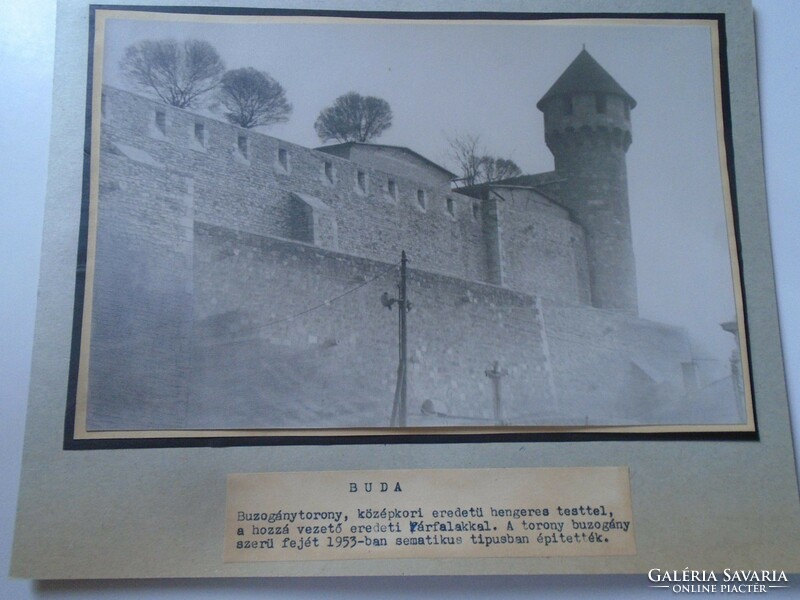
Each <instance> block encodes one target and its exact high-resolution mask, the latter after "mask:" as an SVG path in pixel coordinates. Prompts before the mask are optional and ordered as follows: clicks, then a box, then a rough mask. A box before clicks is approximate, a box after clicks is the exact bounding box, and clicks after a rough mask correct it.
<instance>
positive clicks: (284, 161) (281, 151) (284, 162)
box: [278, 148, 289, 171]
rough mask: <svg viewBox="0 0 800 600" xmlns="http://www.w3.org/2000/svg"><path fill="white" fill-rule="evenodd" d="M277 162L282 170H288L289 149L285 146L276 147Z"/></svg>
mask: <svg viewBox="0 0 800 600" xmlns="http://www.w3.org/2000/svg"><path fill="white" fill-rule="evenodd" d="M278 164H280V166H281V167H282V168H283V170H284V171H288V170H289V151H288V150H287V149H286V148H278Z"/></svg>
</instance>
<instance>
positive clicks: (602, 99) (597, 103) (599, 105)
mask: <svg viewBox="0 0 800 600" xmlns="http://www.w3.org/2000/svg"><path fill="white" fill-rule="evenodd" d="M606 105H607V96H606V95H605V94H595V96H594V107H595V110H597V113H598V114H601V115H604V114H606V109H607V106H606Z"/></svg>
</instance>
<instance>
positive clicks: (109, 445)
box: [63, 4, 759, 450]
mask: <svg viewBox="0 0 800 600" xmlns="http://www.w3.org/2000/svg"><path fill="white" fill-rule="evenodd" d="M98 10H118V11H129V12H160V13H167V14H200V15H226V16H313V17H349V18H369V19H398V18H402V19H409V20H422V19H426V20H486V21H496V20H506V21H508V20H518V21H548V20H556V19H564V20H566V19H637V20H643V19H644V20H646V19H659V20H676V21H680V20H697V19H702V20H711V21H715V22H716V25H717V32H718V36H719V57H718V58H719V65H720V91H721V96H722V120H723V133H724V141H725V152H726V162H727V170H728V180H729V181H728V183H729V186H730V193H731V209H732V215H733V225H734V238H735V240H736V260H737V262H738V266H739V285H740V289H741V296H742V309H743V311H744V314H743V319H744V335H745V343H746V351H747V361H748V364H749V365H750V367H751V368H750V372H751V377H750V381H749V387H750V393H751V402H752V409H753V425H754V429H753V431H730V432H726V431H687V432H630V433H626V432H602V431H592V430H586V431H569V432H561V431H552V432H548V431H546V432H485V433H484V432H481V433H458V432H454V433H446V434H441V433H430V434H429V433H410V434H403V433H393V434H384V433H375V434H357V435H346V434H344V435H343V434H337V435H331V434H320V435H314V434H309V435H280V434H278V435H274V434H270V435H259V436H224V435H222V436H214V437H209V436H197V437H190V436H188V435H187V436H185V437H136V438H133V437H129V438H119V437H117V438H102V439H76V438H75V436H74V429H75V417H76V403H77V387H78V369H79V363H80V347H81V331H82V325H83V307H84V293H85V289H86V262H87V243H88V234H89V201H90V165H91V135H92V131H91V119H92V86H93V67H94V54H93V49H94V40H95V13H96V11H98ZM83 155H84V162H83V184H82V189H81V214H80V225H79V230H78V252H77V265H76V272H75V301H74V306H73V318H72V341H71V347H70V361H69V379H68V383H67V398H66V400H67V403H66V412H65V415H64V440H63V449H64V450H109V449H134V448H195V447H197V448H228V447H237V446H300V445H302V446H332V445H363V444H383V445H386V444H462V443H524V442H597V441H626V442H633V441H639V442H641V441H732V440H738V441H759V432H758V414H757V410H756V396H755V390H754V386H753V377H752V356H751V349H750V333H749V326H748V318H747V293H746V288H745V281H744V279H745V278H744V264H743V261H742V250H741V237H740V225H739V210H738V200H737V193H736V173H735V165H734V148H733V129H732V116H731V104H730V84H729V70H728V56H727V35H726V29H725V15H724V14H723V13H672V12H649V13H630V12H620V13H614V12H583V13H580V12H554V13H536V12H530V13H526V12H498V11H470V12H458V11H456V12H448V11H430V12H428V11H424V12H423V11H409V12H405V11H361V10H317V9H277V8H272V9H256V8H234V7H209V6H197V7H193V6H141V5H122V4H120V5H113V4H111V5H109V4H92V5H90V6H89V40H88V66H87V83H86V108H85V134H84V149H83ZM153 431H158V430H153ZM189 431H190V430H187V433H188V432H189ZM209 431H211V430H209ZM214 431H223V430H214ZM230 431H235V430H230ZM270 431H272V430H270ZM114 433H119V432H116V431H115V432H114Z"/></svg>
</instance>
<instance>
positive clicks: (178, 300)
mask: <svg viewBox="0 0 800 600" xmlns="http://www.w3.org/2000/svg"><path fill="white" fill-rule="evenodd" d="M104 150H105V151H104V152H103V153H102V154H101V156H102V160H101V165H100V172H101V177H100V201H99V203H98V207H97V223H98V225H97V237H96V242H95V244H94V249H95V256H94V258H95V260H94V261H93V269H94V272H93V275H94V287H93V290H92V293H91V296H89V297H87V298H91V301H92V329H91V353H90V356H89V364H90V365H91V369H90V371H89V372H90V378H89V399H90V402H89V405H88V410H89V413H88V421H87V422H88V426H89V428H90V429H91V428H97V427H99V428H103V427H108V428H112V429H113V428H115V427H118V426H120V424H121V422H120V421H119V417H120V415H125V421H124V425H126V426H128V427H139V428H148V427H170V426H181V424H182V423H183V422H184V419H185V411H186V399H187V393H188V387H187V384H188V381H189V371H190V359H189V357H190V341H191V327H192V311H191V298H192V294H193V290H192V279H193V278H192V271H193V267H192V247H193V243H194V240H193V237H194V218H193V197H192V186H191V180H189V179H187V178H185V177H183V176H182V174H181V173H176V172H175V171H173V170H171V169H168V168H166V166H165V165H164V164H163V163H159V162H156V161H154V160H152V159H151V158H150V157H149V156H148V155H147V154H145V153H142V152H139V151H137V150H136V149H134V148H132V147H128V146H124V145H121V146H120V147H117V146H110V145H109V146H105V147H104ZM126 153H127V154H126Z"/></svg>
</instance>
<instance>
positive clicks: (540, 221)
mask: <svg viewBox="0 0 800 600" xmlns="http://www.w3.org/2000/svg"><path fill="white" fill-rule="evenodd" d="M496 194H497V195H499V196H501V197H502V198H503V200H502V201H500V202H499V203H498V204H499V207H500V228H501V239H502V256H503V258H502V260H503V274H504V279H503V284H504V285H506V286H508V287H510V288H513V289H515V290H520V291H523V292H526V293H529V294H538V295H541V296H542V297H544V298H549V299H552V300H556V301H558V302H559V303H563V304H567V305H574V304H588V303H589V300H590V290H589V281H588V275H587V273H586V240H585V238H584V232H583V228H582V227H581V226H580V225H578V224H576V223H574V222H572V221H571V220H569V215H568V213H567V211H566V210H565V209H564V208H562V207H560V206H557V205H555V204H554V203H553V202H551V201H549V200H547V199H546V198H543V197H542V196H540V195H538V194H536V193H535V192H533V191H529V190H514V189H508V188H506V189H503V188H499V189H497V190H496Z"/></svg>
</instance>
